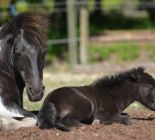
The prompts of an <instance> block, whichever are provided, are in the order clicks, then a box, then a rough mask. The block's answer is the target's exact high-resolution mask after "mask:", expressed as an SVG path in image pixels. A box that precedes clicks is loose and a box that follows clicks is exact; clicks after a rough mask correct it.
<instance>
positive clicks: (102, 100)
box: [38, 67, 155, 131]
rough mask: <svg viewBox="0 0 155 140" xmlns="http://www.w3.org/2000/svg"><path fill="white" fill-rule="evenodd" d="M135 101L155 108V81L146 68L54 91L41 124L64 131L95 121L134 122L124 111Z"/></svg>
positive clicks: (128, 123) (42, 111)
mask: <svg viewBox="0 0 155 140" xmlns="http://www.w3.org/2000/svg"><path fill="white" fill-rule="evenodd" d="M134 101H139V102H140V103H142V104H143V105H145V106H146V107H148V108H149V109H151V110H155V80H154V79H153V78H152V76H151V75H149V74H148V73H146V72H144V69H143V68H142V67H139V68H136V69H132V70H129V71H126V72H123V73H120V74H118V75H114V76H111V77H103V78H101V79H99V80H97V81H95V82H93V83H92V84H90V85H86V86H80V87H62V88H58V89H56V90H54V91H53V92H51V93H49V95H48V96H47V98H46V99H45V101H44V103H43V106H42V108H41V110H40V112H39V114H38V125H39V127H40V128H53V127H57V128H58V129H60V130H64V131H68V130H69V128H70V127H73V126H80V125H81V124H82V123H85V124H91V123H92V122H93V121H94V120H99V121H100V122H101V123H105V124H112V123H123V124H125V125H130V124H131V120H130V116H129V115H128V114H127V113H123V110H124V109H125V108H126V107H128V106H129V105H130V104H131V103H133V102H134Z"/></svg>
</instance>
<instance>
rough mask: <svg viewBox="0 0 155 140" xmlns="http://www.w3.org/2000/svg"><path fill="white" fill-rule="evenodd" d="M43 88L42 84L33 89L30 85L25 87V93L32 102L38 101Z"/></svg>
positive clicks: (42, 93) (41, 95)
mask: <svg viewBox="0 0 155 140" xmlns="http://www.w3.org/2000/svg"><path fill="white" fill-rule="evenodd" d="M44 89H45V87H44V86H43V87H41V89H38V90H34V89H33V88H32V87H31V86H29V87H27V94H28V97H29V100H30V101H32V102H37V101H40V100H41V99H42V97H43V95H44Z"/></svg>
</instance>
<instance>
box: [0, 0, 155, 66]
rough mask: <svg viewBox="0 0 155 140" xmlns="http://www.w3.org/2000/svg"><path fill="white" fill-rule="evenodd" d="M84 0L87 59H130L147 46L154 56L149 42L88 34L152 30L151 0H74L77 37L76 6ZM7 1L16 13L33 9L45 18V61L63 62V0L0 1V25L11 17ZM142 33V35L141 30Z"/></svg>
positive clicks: (153, 7)
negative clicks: (107, 40) (97, 38)
mask: <svg viewBox="0 0 155 140" xmlns="http://www.w3.org/2000/svg"><path fill="white" fill-rule="evenodd" d="M84 1H85V2H87V4H86V5H87V10H88V12H89V36H90V38H89V42H88V58H89V59H88V61H89V62H91V63H93V62H98V61H99V62H100V61H103V60H108V59H109V58H111V57H112V55H115V57H116V58H117V59H118V60H134V59H136V58H138V57H139V56H140V52H141V50H142V49H144V50H146V49H147V50H148V48H150V49H149V50H150V51H152V53H151V52H149V55H148V57H150V58H153V59H154V56H153V54H154V51H155V49H154V48H153V46H154V45H152V43H151V44H150V43H148V42H147V43H146V44H145V42H144V43H143V44H140V43H138V42H137V41H136V42H135V41H130V42H125V41H123V40H122V41H119V42H115V43H111V42H110V43H104V42H102V40H101V41H92V40H91V37H92V36H106V35H109V34H108V31H113V32H117V31H119V30H121V31H122V30H124V31H125V32H126V33H128V31H131V30H136V31H137V32H138V31H139V30H151V31H154V27H155V3H154V2H155V0H75V9H76V13H77V14H76V20H77V29H76V32H77V37H78V36H79V34H80V33H79V32H80V27H79V9H80V8H79V7H80V6H81V3H82V2H84ZM11 2H13V4H14V6H15V8H16V12H17V13H20V12H23V11H33V12H39V13H42V14H43V15H44V16H46V17H48V18H49V29H48V40H51V41H50V42H51V43H47V44H48V54H47V56H46V63H47V64H51V63H52V64H55V63H57V62H58V63H59V62H60V63H61V62H66V60H68V47H67V42H61V39H67V9H66V8H67V5H66V0H0V25H2V24H3V23H5V22H6V21H7V20H9V19H10V18H11V16H10V14H9V7H10V4H11ZM143 34H144V36H145V32H143ZM109 36H110V35H109ZM117 36H119V33H118V35H117ZM133 36H134V34H133ZM57 39H59V40H58V41H57ZM52 40H54V41H53V42H52ZM59 42H60V43H59ZM141 46H142V47H141ZM77 53H78V52H77Z"/></svg>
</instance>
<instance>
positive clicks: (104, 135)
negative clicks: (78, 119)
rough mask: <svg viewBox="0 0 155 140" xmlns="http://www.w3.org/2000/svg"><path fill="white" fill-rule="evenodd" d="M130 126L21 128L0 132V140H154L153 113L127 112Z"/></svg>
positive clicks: (154, 118) (101, 125)
mask: <svg viewBox="0 0 155 140" xmlns="http://www.w3.org/2000/svg"><path fill="white" fill-rule="evenodd" d="M128 113H129V114H130V116H131V118H132V125H130V126H125V125H122V124H112V125H103V124H93V125H85V126H83V127H80V128H72V129H71V131H70V132H62V131H59V130H57V129H48V130H41V129H39V128H37V127H35V128H22V129H19V130H15V131H7V132H0V140H101V139H105V140H131V139H135V140H146V139H147V140H154V139H155V112H152V111H129V112H128Z"/></svg>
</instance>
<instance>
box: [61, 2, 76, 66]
mask: <svg viewBox="0 0 155 140" xmlns="http://www.w3.org/2000/svg"><path fill="white" fill-rule="evenodd" d="M67 21H68V24H67V25H68V46H69V60H70V65H71V68H74V66H75V65H76V64H77V62H78V57H77V54H78V51H77V40H76V39H77V38H76V9H75V0H67ZM62 24H63V23H62Z"/></svg>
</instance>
